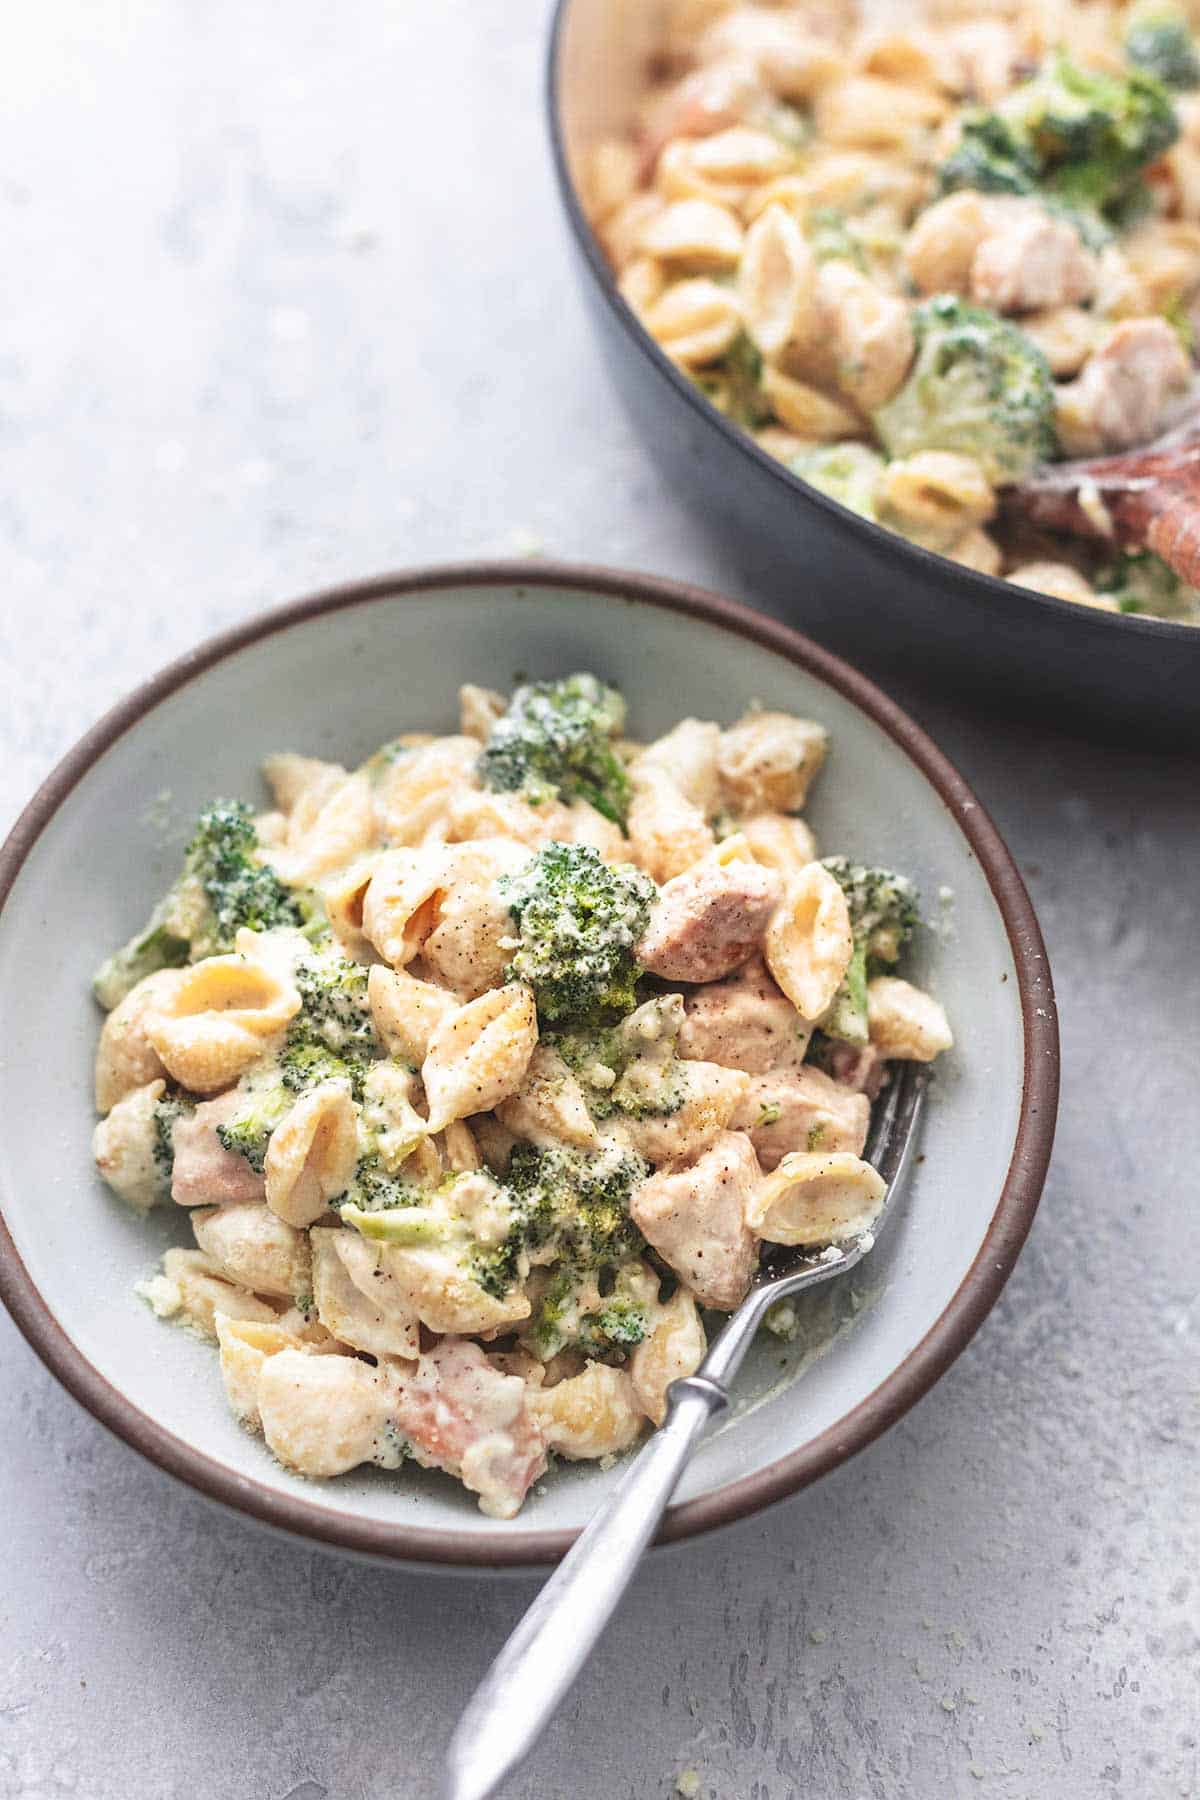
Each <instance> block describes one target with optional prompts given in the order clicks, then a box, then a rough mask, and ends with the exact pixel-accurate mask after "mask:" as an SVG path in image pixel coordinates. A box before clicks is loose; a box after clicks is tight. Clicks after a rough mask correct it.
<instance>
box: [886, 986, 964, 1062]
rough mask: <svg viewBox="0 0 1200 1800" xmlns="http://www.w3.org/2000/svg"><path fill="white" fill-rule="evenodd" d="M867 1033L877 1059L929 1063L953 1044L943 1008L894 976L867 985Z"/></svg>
mask: <svg viewBox="0 0 1200 1800" xmlns="http://www.w3.org/2000/svg"><path fill="white" fill-rule="evenodd" d="M867 1032H868V1035H869V1037H870V1040H871V1042H872V1044H873V1045H874V1046H875V1048H876V1050H878V1052H879V1054H880V1056H884V1057H892V1058H895V1059H896V1060H898V1061H900V1062H932V1061H933V1059H934V1057H935V1056H940V1055H941V1054H942V1051H943V1050H949V1049H950V1048H951V1047H952V1045H953V1043H954V1034H953V1032H952V1031H951V1029H950V1021H949V1020H948V1019H947V1017H946V1011H945V1008H944V1007H943V1006H942V1005H940V1003H939V1002H938V1001H936V1000H935V999H934V998H933V995H932V994H926V993H925V992H924V991H923V990H922V989H921V988H918V987H913V985H912V983H911V982H909V981H900V980H898V979H897V977H896V976H894V975H877V976H876V977H875V978H874V980H873V981H869V982H868V983H867Z"/></svg>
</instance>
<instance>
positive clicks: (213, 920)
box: [92, 800, 314, 1009]
mask: <svg viewBox="0 0 1200 1800" xmlns="http://www.w3.org/2000/svg"><path fill="white" fill-rule="evenodd" d="M258 849H259V846H258V832H257V830H256V829H255V824H254V815H253V814H252V812H251V810H250V808H249V807H248V806H247V805H246V804H245V803H244V802H243V801H241V800H217V801H214V803H213V804H212V806H210V807H209V808H208V809H207V810H206V811H205V812H202V813H201V815H200V817H199V819H198V820H197V822H196V829H195V831H194V832H193V834H192V839H191V842H190V843H189V845H188V847H187V851H186V853H185V856H184V863H183V871H182V873H181V874H180V876H179V879H178V880H177V881H176V882H175V884H174V886H173V887H171V888H170V889H169V891H168V892H167V893H166V894H165V895H164V896H163V898H162V899H161V900H160V901H159V903H158V905H157V906H156V907H155V909H154V912H153V913H152V914H151V916H150V919H149V920H148V921H147V924H146V925H145V927H144V928H143V930H142V931H140V932H138V934H137V935H136V936H135V937H133V938H131V939H130V941H129V943H128V944H126V945H125V946H124V948H123V949H121V950H118V951H117V952H116V953H115V955H113V956H110V957H109V959H108V961H107V962H106V963H104V964H102V965H101V967H100V969H99V970H98V971H97V973H96V977H95V980H94V981H93V983H92V986H93V989H94V991H95V994H96V998H97V999H98V1000H99V1001H100V1004H101V1005H102V1006H105V1007H108V1008H110V1009H111V1008H112V1007H114V1006H116V1005H118V1004H119V1002H120V1001H122V1000H123V999H124V998H125V996H126V994H127V993H129V991H130V989H131V988H133V987H135V986H136V985H137V983H138V982H139V981H141V980H143V979H144V977H145V976H147V975H153V974H154V973H155V971H156V970H158V969H177V968H181V967H182V966H183V964H184V963H187V962H194V961H196V960H197V959H198V958H200V957H203V956H214V955H216V954H217V953H218V952H220V951H223V950H231V949H232V948H233V940H234V938H235V937H236V935H237V933H238V932H239V931H240V930H241V928H242V927H243V926H244V925H245V926H249V927H250V928H251V929H252V930H254V931H270V930H272V929H274V928H275V927H276V926H280V925H291V926H303V925H305V924H307V923H309V921H310V920H311V918H312V916H313V910H314V909H313V903H312V900H311V897H310V896H308V895H307V894H304V893H293V892H292V891H291V890H290V889H289V888H287V887H285V886H284V884H283V882H282V881H281V880H280V878H279V876H278V875H277V874H276V873H275V871H274V869H272V868H270V867H269V866H268V865H267V864H266V863H263V862H260V861H258V860H257V858H258Z"/></svg>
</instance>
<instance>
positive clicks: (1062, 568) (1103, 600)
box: [1006, 562, 1117, 612]
mask: <svg viewBox="0 0 1200 1800" xmlns="http://www.w3.org/2000/svg"><path fill="white" fill-rule="evenodd" d="M1006 579H1007V580H1009V581H1011V582H1012V584H1013V586H1014V587H1025V588H1032V589H1033V591H1034V592H1035V593H1037V594H1052V595H1053V596H1054V598H1055V599H1057V600H1074V601H1075V602H1076V604H1077V605H1079V606H1094V607H1097V608H1098V609H1099V610H1100V611H1101V612H1116V611H1117V602H1116V601H1115V600H1114V599H1112V598H1111V596H1110V595H1108V594H1098V593H1097V592H1096V590H1095V588H1094V587H1093V586H1092V584H1091V582H1090V581H1089V580H1088V579H1087V577H1086V575H1081V574H1080V573H1079V570H1078V569H1076V568H1073V567H1072V566H1071V564H1070V563H1060V562H1031V563H1021V564H1020V566H1019V567H1018V568H1015V569H1010V570H1009V571H1008V575H1007V577H1006Z"/></svg>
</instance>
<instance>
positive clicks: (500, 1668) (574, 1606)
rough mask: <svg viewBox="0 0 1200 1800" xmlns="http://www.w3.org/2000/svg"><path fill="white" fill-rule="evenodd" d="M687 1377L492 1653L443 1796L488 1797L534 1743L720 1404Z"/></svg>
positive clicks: (718, 1396) (708, 1386) (453, 1747)
mask: <svg viewBox="0 0 1200 1800" xmlns="http://www.w3.org/2000/svg"><path fill="white" fill-rule="evenodd" d="M728 1399H729V1396H728V1394H727V1393H726V1392H725V1389H724V1388H723V1387H722V1386H721V1385H720V1384H719V1383H718V1382H716V1381H711V1380H709V1379H707V1378H706V1377H705V1376H703V1375H689V1376H685V1377H684V1378H683V1379H682V1380H680V1381H676V1382H673V1383H672V1385H671V1387H670V1389H669V1390H668V1412H667V1418H666V1422H665V1424H664V1425H663V1427H662V1429H661V1430H659V1431H657V1432H655V1434H654V1436H653V1437H652V1438H651V1439H650V1440H649V1442H648V1443H647V1444H646V1446H645V1448H644V1449H643V1450H641V1451H640V1452H639V1454H638V1456H637V1457H636V1458H635V1460H634V1462H633V1464H632V1466H631V1467H630V1469H629V1472H628V1473H627V1474H626V1476H625V1477H624V1479H623V1480H622V1481H621V1482H620V1483H619V1485H618V1486H617V1488H616V1489H615V1490H614V1492H613V1494H612V1496H611V1498H610V1499H609V1500H607V1501H606V1502H605V1503H604V1505H603V1506H602V1507H601V1508H600V1510H599V1511H598V1512H597V1513H596V1515H595V1517H594V1518H593V1519H592V1521H591V1523H590V1524H589V1525H588V1526H587V1527H586V1529H585V1530H584V1531H583V1532H581V1534H580V1536H579V1537H578V1539H577V1540H576V1542H575V1544H574V1545H573V1547H572V1548H571V1550H570V1551H569V1552H568V1553H567V1555H566V1556H565V1557H564V1558H563V1560H562V1562H561V1563H560V1564H559V1566H558V1568H557V1569H556V1570H555V1572H554V1574H553V1575H551V1577H550V1579H549V1581H547V1583H546V1585H545V1587H543V1589H542V1590H541V1592H540V1593H539V1595H538V1597H537V1599H536V1600H535V1601H534V1602H533V1605H532V1606H531V1607H530V1608H529V1611H528V1612H527V1613H526V1614H525V1616H524V1618H523V1619H522V1620H521V1622H520V1624H519V1625H518V1626H517V1628H516V1630H515V1631H514V1632H513V1634H512V1636H511V1637H510V1638H509V1640H508V1642H507V1643H506V1644H505V1645H504V1648H503V1649H502V1650H501V1651H500V1654H499V1655H498V1656H497V1658H496V1660H495V1662H494V1663H493V1664H492V1666H491V1668H490V1669H489V1670H488V1673H487V1674H486V1675H485V1676H484V1678H483V1681H482V1683H481V1684H480V1686H479V1688H478V1689H477V1690H476V1693H475V1696H474V1698H473V1699H472V1701H471V1703H470V1705H469V1706H468V1707H467V1710H466V1712H465V1713H464V1714H463V1716H462V1718H461V1720H460V1721H459V1724H458V1728H457V1730H456V1731H455V1733H454V1736H453V1737H452V1738H451V1740H450V1747H449V1750H448V1751H447V1756H446V1769H447V1778H446V1785H445V1789H444V1793H445V1800H488V1796H489V1795H492V1794H495V1793H496V1792H497V1791H498V1790H499V1788H500V1786H501V1784H502V1782H503V1781H504V1780H505V1778H506V1777H507V1776H509V1775H510V1774H512V1772H513V1770H514V1769H516V1768H517V1766H518V1765H519V1764H520V1763H521V1761H522V1760H523V1759H524V1757H525V1756H526V1755H527V1754H528V1752H529V1751H530V1750H531V1749H532V1748H533V1746H534V1744H535V1743H536V1742H537V1740H538V1738H539V1737H540V1736H541V1734H542V1731H543V1730H544V1729H545V1727H546V1725H547V1724H548V1722H549V1720H550V1718H551V1717H552V1716H553V1714H554V1712H555V1711H556V1709H557V1707H558V1704H559V1702H560V1701H561V1700H562V1698H563V1696H564V1695H565V1694H566V1692H567V1690H568V1688H570V1686H571V1684H572V1682H573V1681H574V1680H575V1677H576V1676H577V1675H578V1673H579V1671H580V1669H581V1668H582V1667H583V1665H584V1663H585V1662H586V1661H587V1658H588V1656H589V1654H590V1652H591V1649H592V1646H593V1644H594V1643H595V1642H596V1639H597V1638H598V1637H599V1636H600V1633H601V1632H602V1631H603V1630H604V1627H605V1626H606V1625H607V1624H608V1621H609V1619H610V1618H611V1617H612V1615H613V1613H614V1612H615V1611H616V1608H617V1606H618V1604H619V1602H620V1599H621V1596H622V1594H623V1593H624V1592H625V1589H626V1588H627V1587H628V1586H629V1583H630V1581H631V1580H632V1579H633V1572H634V1570H635V1569H636V1568H637V1566H638V1563H639V1562H640V1561H641V1558H642V1552H643V1551H644V1550H645V1548H646V1546H647V1544H648V1543H649V1542H650V1540H651V1538H652V1537H653V1536H654V1533H655V1531H656V1530H657V1529H658V1523H659V1520H660V1519H661V1518H662V1516H663V1513H664V1512H665V1511H666V1507H667V1502H668V1501H669V1500H670V1498H671V1495H672V1494H673V1493H674V1491H675V1487H676V1484H677V1483H678V1481H679V1477H680V1476H681V1475H682V1473H683V1471H684V1468H685V1467H686V1466H687V1462H688V1459H689V1458H690V1456H691V1454H692V1451H693V1450H694V1449H695V1447H696V1444H697V1443H698V1441H699V1439H700V1438H701V1437H702V1435H703V1433H704V1431H705V1428H706V1427H707V1425H708V1424H709V1422H710V1420H711V1419H712V1418H713V1416H714V1414H715V1413H717V1412H719V1411H720V1410H721V1408H722V1407H724V1406H726V1405H727V1404H728Z"/></svg>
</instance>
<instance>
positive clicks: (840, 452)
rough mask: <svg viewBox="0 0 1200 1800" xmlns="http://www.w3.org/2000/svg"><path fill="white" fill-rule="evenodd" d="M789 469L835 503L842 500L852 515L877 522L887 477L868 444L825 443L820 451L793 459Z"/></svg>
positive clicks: (882, 465) (802, 454) (808, 451)
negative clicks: (882, 486)
mask: <svg viewBox="0 0 1200 1800" xmlns="http://www.w3.org/2000/svg"><path fill="white" fill-rule="evenodd" d="M789 467H790V469H791V471H792V474H793V475H799V477H800V479H801V480H802V481H807V482H808V484H809V486H810V487H815V488H818V489H819V490H820V492H821V493H822V494H828V495H829V498H830V499H831V500H839V501H840V502H841V504H842V505H843V506H848V507H849V508H850V511H851V512H856V513H859V514H861V516H862V517H863V518H864V519H874V518H875V517H876V516H877V514H876V501H877V497H878V494H879V483H880V480H881V479H882V476H883V470H884V462H883V458H882V457H881V456H880V455H879V453H878V452H877V451H875V450H870V449H868V447H867V446H866V444H854V443H848V444H822V445H821V446H820V447H819V448H818V449H816V450H805V451H803V452H802V453H801V454H800V455H799V456H795V457H793V458H792V461H791V463H790V464H789Z"/></svg>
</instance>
